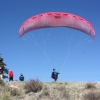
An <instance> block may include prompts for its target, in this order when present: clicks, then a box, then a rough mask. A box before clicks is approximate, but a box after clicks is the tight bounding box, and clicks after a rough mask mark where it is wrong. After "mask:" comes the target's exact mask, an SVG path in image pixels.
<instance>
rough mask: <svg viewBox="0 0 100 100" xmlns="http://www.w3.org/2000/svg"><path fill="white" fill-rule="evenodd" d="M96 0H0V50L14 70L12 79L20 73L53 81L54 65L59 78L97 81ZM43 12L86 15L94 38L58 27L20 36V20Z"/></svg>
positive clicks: (98, 15) (98, 17) (98, 23)
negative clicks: (94, 32) (93, 30)
mask: <svg viewBox="0 0 100 100" xmlns="http://www.w3.org/2000/svg"><path fill="white" fill-rule="evenodd" d="M99 4H100V0H96V1H95V0H9V1H7V0H0V53H1V54H2V57H3V58H4V62H5V63H6V64H7V66H6V67H7V68H8V69H11V70H12V71H13V72H14V74H15V76H14V80H18V79H19V75H20V73H23V75H24V76H25V80H29V79H32V78H37V77H38V78H39V79H40V80H41V81H53V80H52V79H51V72H52V68H56V69H57V71H58V70H59V69H60V72H61V74H60V75H59V79H58V81H100V77H99V75H100V34H99V29H100V10H99V9H100V6H99ZM45 12H68V13H72V14H76V15H78V16H81V17H83V18H85V19H86V20H88V21H89V22H90V23H91V24H92V25H93V26H94V28H95V31H96V37H95V39H94V40H92V39H91V37H90V36H88V35H86V34H85V33H83V32H80V31H77V30H73V29H69V28H61V27H59V28H47V29H40V30H35V31H31V32H29V33H27V34H25V35H24V36H23V37H22V38H20V37H19V35H18V31H19V28H20V26H21V24H22V23H23V22H24V21H25V20H27V19H28V18H30V17H32V16H34V15H36V14H40V13H45ZM36 43H37V44H38V45H39V46H37V45H36ZM77 44H79V46H78V47H77V48H75V46H76V45H77ZM71 51H73V52H72V53H71ZM68 54H69V56H68ZM67 57H68V58H67ZM64 61H65V62H64Z"/></svg>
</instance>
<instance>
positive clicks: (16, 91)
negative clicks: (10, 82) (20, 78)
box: [10, 89, 20, 96]
mask: <svg viewBox="0 0 100 100" xmlns="http://www.w3.org/2000/svg"><path fill="white" fill-rule="evenodd" d="M10 95H12V96H18V95H20V94H19V91H18V89H11V90H10Z"/></svg>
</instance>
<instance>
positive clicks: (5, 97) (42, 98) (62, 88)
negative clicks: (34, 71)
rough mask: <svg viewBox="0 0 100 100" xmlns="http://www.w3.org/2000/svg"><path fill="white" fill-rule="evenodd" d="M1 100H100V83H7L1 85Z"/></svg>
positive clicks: (33, 81)
mask: <svg viewBox="0 0 100 100" xmlns="http://www.w3.org/2000/svg"><path fill="white" fill-rule="evenodd" d="M26 86H27V87H26ZM29 86H30V88H29V89H28V87H29ZM27 89H28V90H27ZM26 91H28V92H27V93H26ZM0 100H100V83H92V82H91V83H90V82H44V83H42V82H41V81H40V80H37V79H36V80H34V79H32V80H29V81H27V82H19V81H13V82H5V83H4V85H0Z"/></svg>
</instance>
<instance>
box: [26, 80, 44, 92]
mask: <svg viewBox="0 0 100 100" xmlns="http://www.w3.org/2000/svg"><path fill="white" fill-rule="evenodd" d="M42 87H43V85H42V82H41V81H40V80H39V79H30V80H29V81H28V82H26V84H25V90H26V93H29V92H35V93H37V92H38V91H41V90H42Z"/></svg>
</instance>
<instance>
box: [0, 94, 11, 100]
mask: <svg viewBox="0 0 100 100" xmlns="http://www.w3.org/2000/svg"><path fill="white" fill-rule="evenodd" d="M0 100H12V99H11V98H10V96H9V95H7V94H4V95H2V96H1V95H0Z"/></svg>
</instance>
